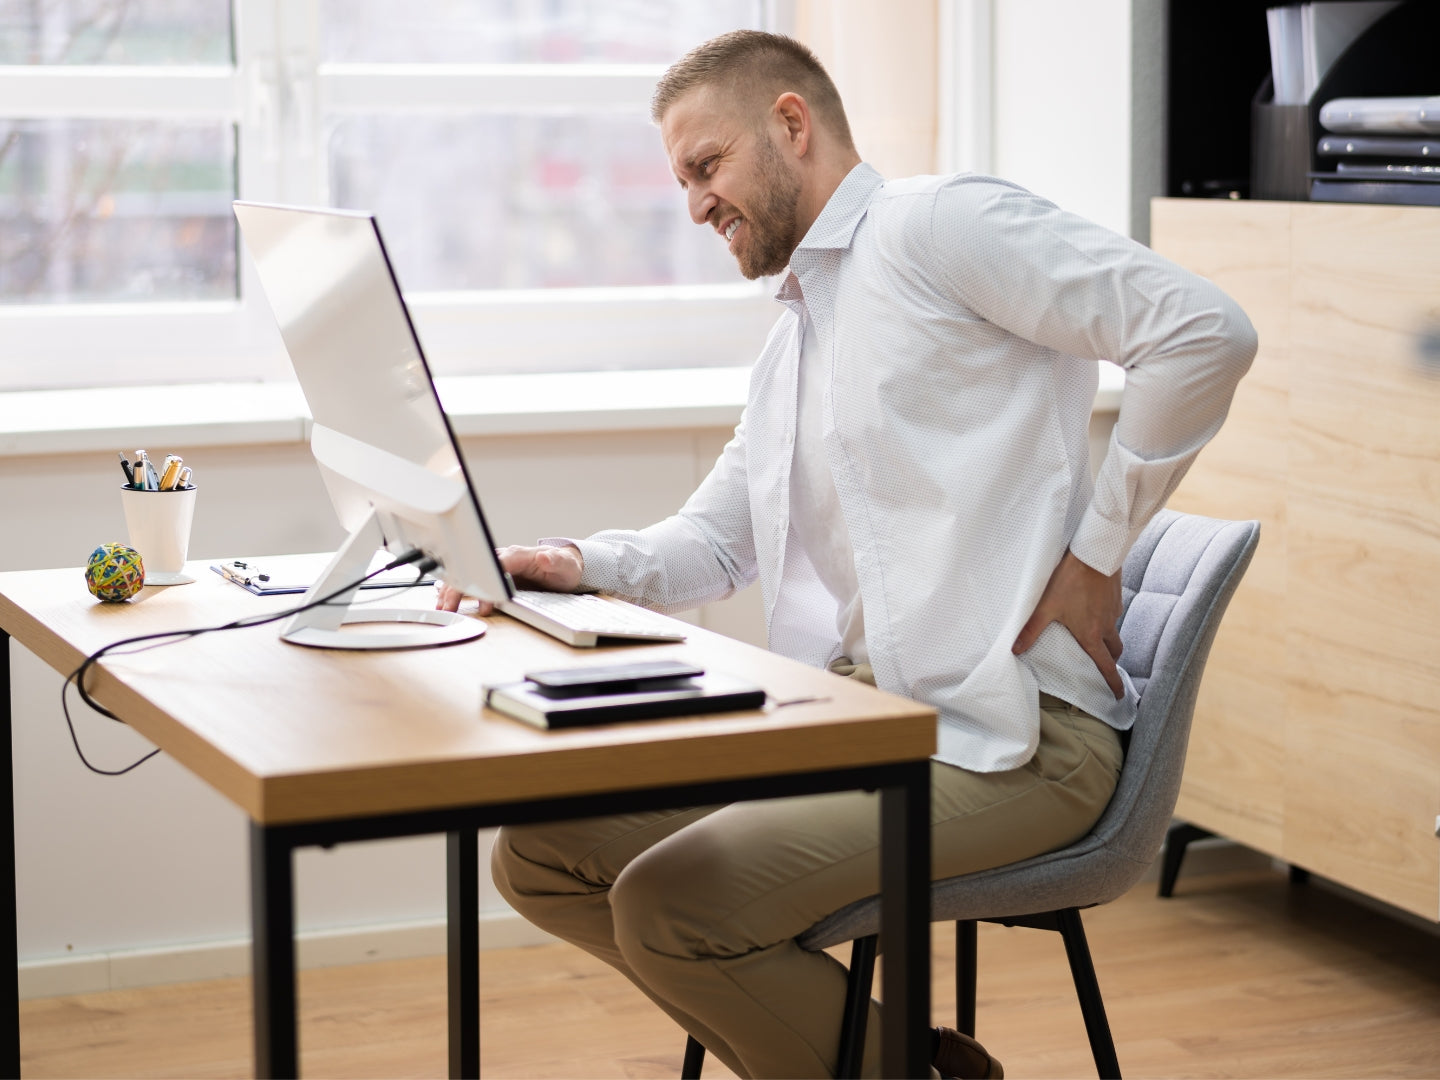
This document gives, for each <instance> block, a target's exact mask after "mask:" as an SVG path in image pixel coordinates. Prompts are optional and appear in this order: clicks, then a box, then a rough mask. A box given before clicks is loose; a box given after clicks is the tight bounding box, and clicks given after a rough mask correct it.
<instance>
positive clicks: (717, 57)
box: [650, 30, 855, 150]
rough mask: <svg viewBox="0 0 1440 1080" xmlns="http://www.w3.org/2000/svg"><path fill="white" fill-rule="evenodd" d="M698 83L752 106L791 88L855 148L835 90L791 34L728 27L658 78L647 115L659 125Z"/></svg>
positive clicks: (768, 101) (812, 56) (765, 104)
mask: <svg viewBox="0 0 1440 1080" xmlns="http://www.w3.org/2000/svg"><path fill="white" fill-rule="evenodd" d="M702 86H713V87H715V88H716V89H718V90H719V91H720V92H721V93H723V94H725V95H726V96H727V97H730V98H732V99H734V100H738V101H744V102H745V103H746V104H752V105H754V106H755V107H756V108H757V109H760V108H768V107H769V106H770V104H771V103H773V102H774V101H775V99H776V98H778V97H779V96H780V95H781V94H784V93H786V92H790V91H793V92H794V93H797V94H799V95H800V96H801V97H803V98H804V99H805V101H806V103H807V104H808V105H809V106H810V109H811V112H812V113H813V114H814V115H815V116H816V117H817V118H818V119H819V120H820V121H821V123H823V124H824V125H825V126H826V127H827V128H829V129H830V131H831V133H832V134H834V135H836V136H837V137H838V138H839V139H840V141H841V143H842V144H844V145H845V146H846V147H848V148H849V149H852V150H853V149H854V148H855V142H854V139H852V138H851V135H850V121H849V120H847V119H846V117H845V106H844V104H843V103H842V102H841V100H840V92H839V91H838V90H836V89H835V84H834V83H833V82H832V81H831V80H830V76H829V75H828V74H827V73H826V71H825V68H824V66H823V65H822V64H821V63H820V61H819V60H818V59H816V57H815V54H814V53H813V52H811V51H810V50H809V49H808V48H806V47H805V46H804V45H802V44H801V43H800V42H798V41H796V40H795V39H794V38H791V37H786V36H785V35H784V34H770V33H766V32H765V31H763V30H731V31H730V32H729V33H728V34H721V35H720V36H719V37H716V38H711V39H710V40H709V41H707V42H705V43H704V44H702V45H697V46H696V47H695V48H693V49H691V50H690V51H689V52H688V53H686V54H685V55H684V56H682V57H681V58H680V59H679V60H677V61H675V63H674V64H672V65H670V68H669V70H668V71H666V72H665V74H664V75H662V76H661V77H660V82H659V83H658V84H656V86H655V93H654V94H653V95H652V96H651V98H650V118H651V119H652V120H654V121H655V123H657V124H658V123H660V122H661V121H662V120H664V119H665V114H666V113H667V112H668V111H669V110H670V107H671V106H672V105H674V104H675V102H677V101H679V100H680V99H681V98H682V97H684V96H685V95H686V94H688V93H690V92H691V91H692V90H695V89H697V88H699V87H702Z"/></svg>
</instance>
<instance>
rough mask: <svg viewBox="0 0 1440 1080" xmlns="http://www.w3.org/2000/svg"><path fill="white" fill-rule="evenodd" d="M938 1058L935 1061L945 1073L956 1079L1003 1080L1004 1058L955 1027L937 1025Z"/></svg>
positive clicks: (942, 1074) (938, 1070)
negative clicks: (998, 1058)
mask: <svg viewBox="0 0 1440 1080" xmlns="http://www.w3.org/2000/svg"><path fill="white" fill-rule="evenodd" d="M935 1033H936V1045H935V1058H934V1060H933V1061H931V1064H932V1065H934V1066H935V1071H936V1072H938V1073H939V1074H940V1075H941V1076H947V1077H955V1078H956V1080H1003V1077H1004V1076H1005V1070H1004V1068H1002V1067H1001V1065H1000V1062H998V1061H996V1060H995V1059H994V1058H993V1057H991V1056H990V1054H989V1052H988V1051H987V1050H986V1049H985V1048H984V1047H983V1046H981V1045H980V1044H979V1043H978V1042H976V1041H975V1040H974V1039H972V1038H971V1037H970V1036H969V1035H964V1034H962V1033H961V1032H958V1031H956V1030H955V1029H954V1028H947V1027H942V1028H936V1029H935Z"/></svg>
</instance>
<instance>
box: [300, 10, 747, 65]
mask: <svg viewBox="0 0 1440 1080" xmlns="http://www.w3.org/2000/svg"><path fill="white" fill-rule="evenodd" d="M759 25H760V4H759V3H758V2H757V0H704V2H703V3H701V2H698V0H604V2H597V0H426V2H425V3H423V4H405V3H401V2H399V0H321V3H320V26H321V56H322V57H323V58H324V59H326V60H337V61H351V62H367V63H457V64H459V63H468V64H531V63H533V64H568V63H588V64H599V63H624V64H643V63H667V64H668V63H669V62H671V61H672V60H674V59H676V58H677V57H678V56H680V54H681V53H683V52H685V51H686V50H687V49H689V48H690V47H691V46H692V45H697V44H699V43H700V42H701V41H704V40H705V39H707V38H710V37H714V36H715V35H716V34H720V33H724V32H725V31H726V30H733V29H735V28H736V27H740V26H754V27H758V26H759Z"/></svg>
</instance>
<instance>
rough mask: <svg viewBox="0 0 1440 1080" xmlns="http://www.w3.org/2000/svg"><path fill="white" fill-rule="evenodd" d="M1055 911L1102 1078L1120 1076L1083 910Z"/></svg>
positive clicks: (1087, 1031)
mask: <svg viewBox="0 0 1440 1080" xmlns="http://www.w3.org/2000/svg"><path fill="white" fill-rule="evenodd" d="M1055 915H1056V919H1057V921H1058V922H1059V924H1060V936H1061V937H1062V938H1064V940H1065V955H1066V956H1067V957H1068V958H1069V960H1070V975H1071V977H1072V978H1074V980H1075V993H1076V994H1077V995H1078V996H1079V998H1080V1012H1081V1013H1082V1014H1083V1015H1084V1017H1085V1032H1086V1034H1087V1035H1089V1036H1090V1052H1091V1053H1092V1054H1093V1055H1094V1056H1095V1070H1096V1071H1097V1072H1098V1073H1099V1074H1100V1077H1101V1080H1119V1078H1120V1062H1119V1060H1118V1059H1117V1058H1116V1056H1115V1040H1114V1039H1112V1038H1111V1037H1110V1022H1109V1021H1108V1020H1106V1018H1105V1002H1104V1001H1103V1000H1101V997H1100V982H1099V980H1098V979H1096V978H1095V965H1094V964H1092V963H1091V962H1090V946H1089V945H1088V944H1086V942H1085V927H1084V925H1083V924H1082V923H1081V922H1080V912H1079V911H1078V910H1076V909H1075V908H1066V909H1064V910H1063V911H1057V912H1056V913H1055Z"/></svg>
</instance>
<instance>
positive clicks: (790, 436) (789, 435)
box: [785, 431, 795, 446]
mask: <svg viewBox="0 0 1440 1080" xmlns="http://www.w3.org/2000/svg"><path fill="white" fill-rule="evenodd" d="M794 443H795V433H794V432H793V431H787V432H785V445H786V446H792V445H794Z"/></svg>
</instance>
